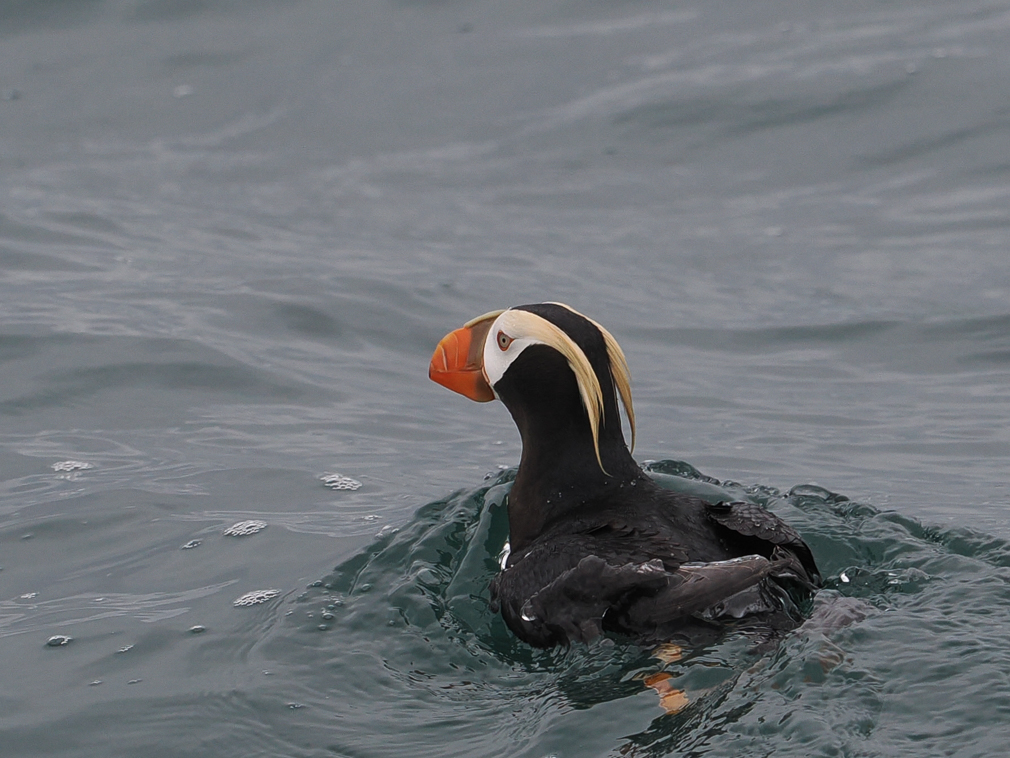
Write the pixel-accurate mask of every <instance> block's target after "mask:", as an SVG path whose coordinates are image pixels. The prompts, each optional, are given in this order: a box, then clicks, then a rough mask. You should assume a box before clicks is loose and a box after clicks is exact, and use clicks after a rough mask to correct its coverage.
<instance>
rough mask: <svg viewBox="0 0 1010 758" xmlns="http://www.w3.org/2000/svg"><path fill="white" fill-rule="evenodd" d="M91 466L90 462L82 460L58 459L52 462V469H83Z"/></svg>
mask: <svg viewBox="0 0 1010 758" xmlns="http://www.w3.org/2000/svg"><path fill="white" fill-rule="evenodd" d="M89 468H92V466H91V464H90V463H85V462H84V461H60V462H58V463H54V464H53V471H83V470H84V469H89Z"/></svg>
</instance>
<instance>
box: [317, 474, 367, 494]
mask: <svg viewBox="0 0 1010 758" xmlns="http://www.w3.org/2000/svg"><path fill="white" fill-rule="evenodd" d="M319 481H321V482H322V483H323V484H325V485H326V486H327V487H329V488H330V489H331V490H356V489H358V488H359V487H361V482H359V481H358V480H357V479H351V477H349V476H344V475H343V474H323V475H322V476H321V477H319Z"/></svg>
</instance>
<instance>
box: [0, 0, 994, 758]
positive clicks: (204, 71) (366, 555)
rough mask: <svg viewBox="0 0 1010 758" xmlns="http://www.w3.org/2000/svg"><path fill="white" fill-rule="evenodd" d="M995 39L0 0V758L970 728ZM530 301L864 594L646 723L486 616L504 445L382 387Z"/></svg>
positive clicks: (733, 487) (566, 6)
mask: <svg viewBox="0 0 1010 758" xmlns="http://www.w3.org/2000/svg"><path fill="white" fill-rule="evenodd" d="M1008 29H1010V4H1008V3H1007V2H1006V1H1005V0H1003V1H996V2H977V1H975V0H973V1H972V2H968V3H964V2H961V3H952V2H910V1H907V0H903V1H902V2H891V3H879V2H848V1H846V2H838V3H832V4H831V5H830V7H813V6H810V5H809V4H805V3H796V2H788V1H785V0H783V1H781V2H766V1H764V0H762V2H756V3H755V2H750V3H745V2H741V1H740V0H732V1H730V0H727V1H725V2H719V1H716V2H709V3H704V4H698V3H695V4H690V3H664V2H654V1H648V0H647V1H646V2H642V3H635V4H628V3H617V4H614V3H602V2H588V3H580V4H571V3H564V2H546V3H545V2H536V3H534V2H527V1H526V0H519V1H518V2H511V3H506V4H502V3H490V2H362V1H359V0H349V1H348V2H340V3H335V2H329V1H324V0H316V1H312V0H289V1H288V2H276V3H267V2H254V1H250V0H244V1H243V2H232V1H230V0H201V1H200V2H182V1H172V2H169V1H167V0H48V1H45V0H35V1H32V2H26V1H24V0H20V1H17V0H0V567H2V568H0V663H2V665H0V758H7V757H8V756H37V755H54V756H92V755H98V754H101V755H112V756H118V755H123V756H127V755H129V756H132V755H138V754H142V755H152V756H156V755H165V756H178V755H194V756H197V755H201V756H202V755H213V756H229V755H235V756H250V755H263V756H274V755H277V756H281V755H283V756H315V755H337V756H386V755H401V754H405V753H406V754H417V755H461V756H462V755H467V756H492V755H523V756H531V757H534V758H537V757H543V756H547V755H556V756H559V757H567V756H587V755H594V756H595V755H622V754H623V755H675V756H676V755H684V756H687V755H692V756H695V755H697V756H701V755H747V756H750V755H755V756H757V755H776V756H777V755H797V756H807V755H824V756H831V755H847V756H906V755H907V756H923V755H928V756H941V755H942V756H947V755H951V756H964V757H967V756H982V755H986V756H989V755H994V754H995V755H999V754H1002V752H1005V747H1004V746H1005V745H1006V744H1007V741H1008V738H1010V714H1008V713H1007V703H1008V702H1010V698H1008V691H1007V690H1008V688H1010V661H1008V660H1007V653H1006V650H1007V645H1006V640H1007V638H1008V636H1010V618H1008V613H1010V610H1008V609H1010V597H1008V591H1007V586H1008V585H1007V581H1008V579H1010V575H1008V573H1007V572H1008V567H1010V544H1008V542H1007V540H1008V539H1010V520H1008V514H1010V490H1008V482H1010V479H1008V475H1007V471H1008V461H1010V431H1008V429H1010V392H1008V389H1007V387H1008V386H1010V259H1008V250H1010V110H1008V103H1010V99H1008V91H1010V90H1008V85H1007V82H1008V81H1010V41H1008V36H1007V31H1008ZM540 300H561V301H564V302H568V303H570V304H571V305H572V306H574V307H576V308H578V309H580V310H582V311H584V312H586V313H588V314H589V315H591V316H592V317H594V318H595V319H597V320H598V321H600V322H601V323H603V324H605V325H606V326H607V327H608V329H610V331H612V332H613V333H614V334H615V336H616V337H617V338H618V339H619V341H620V342H621V344H622V346H623V348H624V350H625V352H626V353H627V355H628V358H629V362H630V365H631V370H632V376H633V389H634V393H635V406H636V411H637V415H638V421H639V423H638V431H639V435H638V440H639V442H638V449H637V450H636V456H637V457H638V458H639V459H640V460H643V461H644V460H653V461H663V462H664V463H662V464H655V465H654V468H655V469H656V472H657V473H656V476H658V477H660V478H661V479H662V480H663V481H664V483H665V484H667V485H668V486H672V487H679V488H689V489H695V490H696V489H699V488H700V489H708V490H709V491H710V492H712V496H714V497H715V496H721V495H722V494H725V493H726V492H729V493H730V494H732V495H733V496H734V497H751V498H754V499H756V500H758V501H759V502H762V503H765V504H767V505H768V506H769V507H771V508H773V509H774V510H776V511H777V512H779V513H781V514H782V515H783V516H785V517H786V518H788V519H789V520H790V521H791V522H793V523H795V524H796V525H797V526H798V527H799V528H800V529H801V531H802V532H803V534H804V536H805V537H806V538H807V539H808V540H809V542H810V543H811V545H812V546H813V548H814V550H815V553H816V555H817V558H818V560H819V562H820V563H821V565H822V567H823V569H824V571H825V573H826V575H827V576H828V582H829V588H828V590H827V591H825V593H823V595H822V598H821V601H820V602H822V603H828V602H830V601H832V600H833V599H834V598H839V597H840V598H843V601H844V599H845V598H852V599H855V600H858V601H860V602H862V603H865V604H866V608H867V615H866V618H865V619H863V620H861V621H857V622H855V623H853V624H850V625H848V626H846V627H844V628H842V629H837V630H834V631H828V632H824V631H823V630H819V629H809V630H805V631H801V632H798V633H797V634H795V635H793V636H791V637H789V638H788V639H787V640H785V641H784V642H783V644H782V645H781V646H780V647H779V648H777V649H775V650H773V651H768V652H766V653H763V654H760V655H755V654H754V653H753V652H752V651H751V650H750V646H749V645H748V643H747V641H746V640H742V639H739V638H734V637H732V636H731V637H728V638H727V639H725V640H723V641H722V642H720V643H719V644H717V645H714V646H713V647H711V648H707V649H703V650H696V651H690V653H689V655H688V656H687V657H686V658H685V659H684V660H682V661H680V662H679V663H676V664H671V665H670V667H669V672H670V673H671V674H672V675H673V676H674V678H675V681H676V682H677V684H678V686H681V687H683V688H684V689H685V690H686V691H687V692H688V694H689V696H690V697H691V704H690V705H689V706H688V707H687V708H686V709H685V710H684V711H682V712H681V713H679V714H677V715H675V716H664V715H662V712H661V711H660V709H659V708H658V706H657V702H656V696H655V693H653V692H652V691H651V690H649V689H648V688H646V687H643V686H642V684H641V682H640V680H639V678H636V677H639V675H641V674H643V673H649V672H654V671H655V670H656V667H657V666H658V664H657V662H656V661H655V660H652V659H650V658H649V657H648V655H647V651H641V650H639V649H637V648H633V647H628V646H625V645H623V644H622V643H621V642H620V641H619V640H618V641H614V642H613V644H603V645H596V646H592V647H589V648H585V647H579V648H573V649H572V650H569V651H553V652H535V651H533V650H531V649H529V648H526V647H524V646H522V645H520V644H518V643H516V642H515V640H513V639H512V638H511V637H509V636H508V635H507V634H506V632H505V629H504V627H503V626H502V625H501V622H500V621H499V620H498V619H497V618H495V617H494V616H493V615H492V614H490V613H489V612H488V609H487V606H486V597H487V595H486V583H487V579H488V577H489V576H490V574H491V572H492V571H493V567H494V564H495V560H496V558H497V553H498V551H499V550H500V548H501V545H502V543H503V542H504V538H505V531H506V529H505V523H504V520H503V514H502V509H501V501H502V498H503V497H504V495H505V491H506V489H507V480H508V477H509V472H510V471H511V470H512V467H513V466H514V465H515V463H516V462H517V460H518V455H519V446H518V439H517V435H516V433H515V430H514V428H513V427H512V424H511V421H510V420H509V419H508V416H507V414H506V412H505V411H504V409H502V408H501V407H498V406H495V405H487V406H478V405H475V404H472V403H468V402H467V401H465V400H463V399H461V398H458V397H456V396H453V395H451V394H450V393H448V392H445V391H444V390H443V389H441V388H439V387H437V386H436V385H434V384H432V383H430V382H429V381H428V380H427V378H426V371H427V362H428V358H429V356H430V354H431V350H432V347H433V345H434V344H435V342H436V341H437V340H438V338H440V337H441V336H442V335H443V334H444V333H445V332H446V331H448V330H449V329H451V328H454V327H456V326H458V325H460V324H461V323H462V322H464V321H466V320H467V319H469V318H471V317H473V316H475V315H477V314H480V313H483V312H485V311H487V310H489V309H491V308H496V307H504V306H507V305H510V304H516V303H521V302H535V301H540ZM677 461H679V462H682V463H675V462H677ZM695 470H699V471H702V472H704V473H705V474H706V475H708V476H709V477H711V478H714V479H716V480H719V483H712V482H708V481H704V480H701V479H698V478H697V477H696V476H695V475H694V474H693V473H692V472H694V471H695ZM489 472H490V473H489ZM664 472H665V473H664ZM336 473H339V474H342V475H344V476H346V477H349V478H351V479H353V480H355V481H357V482H360V483H361V487H360V488H358V489H342V490H341V489H338V490H334V489H330V488H328V487H327V486H326V485H325V483H324V482H323V481H322V478H323V477H325V476H326V475H327V474H336ZM485 477H488V478H485ZM738 483H739V484H738ZM832 493H838V494H837V495H833V494H832ZM250 520H258V521H262V522H264V523H265V524H266V527H265V528H263V529H262V530H261V531H258V532H257V533H255V534H249V535H247V536H228V535H226V534H225V531H226V530H227V529H228V528H229V527H231V526H232V525H234V524H236V523H239V522H243V521H250ZM184 546H185V549H183V548H184ZM334 567H336V568H334ZM365 585H369V589H368V590H367V591H365ZM266 590H272V591H277V594H276V595H274V596H273V597H271V598H270V599H268V600H267V601H266V602H264V603H261V604H255V605H248V606H236V605H234V602H235V601H236V600H237V599H239V598H240V597H243V596H245V595H246V594H247V593H249V592H256V591H266ZM330 606H333V607H332V608H331V607H330ZM331 616H332V618H331ZM195 627H198V628H200V629H201V630H202V631H196V630H194V628H195ZM321 627H325V628H321ZM57 635H64V636H66V637H70V638H72V639H71V641H70V642H69V643H68V644H66V645H62V646H61V645H53V646H49V645H47V641H48V640H49V639H50V638H51V637H54V636H57Z"/></svg>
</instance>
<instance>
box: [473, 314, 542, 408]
mask: <svg viewBox="0 0 1010 758" xmlns="http://www.w3.org/2000/svg"><path fill="white" fill-rule="evenodd" d="M520 313H523V314H526V312H525V311H505V312H504V313H502V314H501V315H500V316H499V317H498V318H496V319H495V320H494V323H493V324H491V328H490V329H489V330H488V333H487V339H486V340H485V341H484V376H485V377H486V378H487V382H488V384H490V385H491V390H492V391H493V390H494V386H495V385H496V384H497V383H498V381H499V380H500V379H501V378H502V377H503V376H504V375H505V372H506V371H508V367H509V366H511V365H512V362H513V361H514V360H515V359H516V358H518V357H519V354H520V353H521V352H522V351H523V350H525V349H526V348H528V347H529V346H530V345H542V344H544V343H543V341H542V340H539V339H537V338H536V337H533V336H531V335H529V334H526V332H525V330H524V329H523V323H522V322H523V317H521V316H518V314H520ZM526 315H527V316H528V315H529V314H526ZM499 335H501V336H499ZM501 337H504V338H505V339H501ZM497 394H498V393H497V392H495V395H496V396H497Z"/></svg>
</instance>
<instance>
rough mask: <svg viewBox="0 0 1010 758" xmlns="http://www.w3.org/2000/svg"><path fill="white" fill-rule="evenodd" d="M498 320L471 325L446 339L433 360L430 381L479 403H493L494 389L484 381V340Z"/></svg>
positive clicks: (482, 320) (491, 316)
mask: <svg viewBox="0 0 1010 758" xmlns="http://www.w3.org/2000/svg"><path fill="white" fill-rule="evenodd" d="M497 316H498V313H495V314H493V315H490V317H485V318H482V319H478V320H477V321H471V322H470V323H469V324H467V325H466V326H464V327H463V328H462V329H457V330H456V331H454V332H449V333H448V334H447V335H445V336H444V337H443V338H442V339H441V341H439V343H438V347H436V348H435V353H434V355H432V356H431V365H430V366H429V367H428V378H430V379H431V380H432V381H433V382H437V383H438V384H441V385H442V386H443V387H448V388H449V389H451V390H452V391H453V392H458V393H459V394H461V395H465V396H466V397H468V398H470V399H471V400H476V401H477V402H478V403H486V402H488V401H489V400H494V392H493V391H492V390H491V385H490V384H488V383H487V379H485V378H484V340H485V339H486V338H487V333H488V331H489V330H490V329H491V324H492V323H493V322H494V320H495V318H496V317H497Z"/></svg>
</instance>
